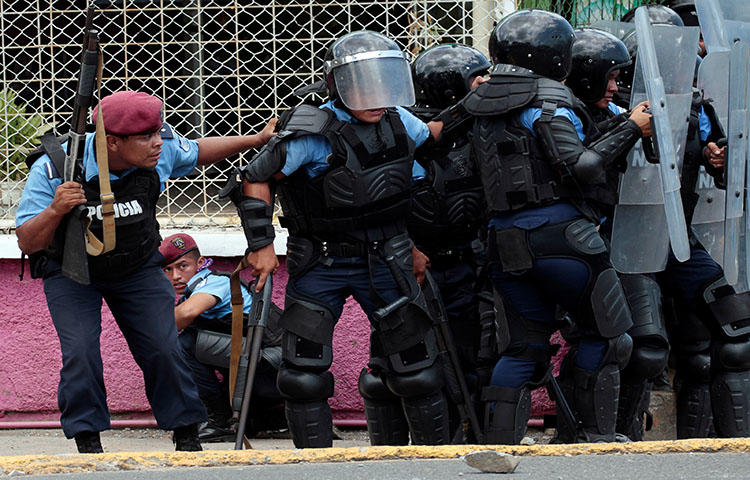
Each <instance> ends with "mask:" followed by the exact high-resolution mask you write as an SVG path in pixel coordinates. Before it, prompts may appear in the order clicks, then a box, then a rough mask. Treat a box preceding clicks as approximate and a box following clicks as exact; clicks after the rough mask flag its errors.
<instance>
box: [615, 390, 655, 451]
mask: <svg viewBox="0 0 750 480" xmlns="http://www.w3.org/2000/svg"><path fill="white" fill-rule="evenodd" d="M650 401H651V383H650V382H649V381H648V380H643V381H641V382H622V383H621V384H620V399H619V405H618V408H617V428H616V431H617V433H620V434H622V435H625V436H626V437H628V438H629V439H630V440H632V441H634V442H640V441H641V440H643V434H644V431H645V428H646V425H645V424H644V418H646V417H647V415H648V405H649V403H650Z"/></svg>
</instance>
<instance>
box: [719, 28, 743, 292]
mask: <svg viewBox="0 0 750 480" xmlns="http://www.w3.org/2000/svg"><path fill="white" fill-rule="evenodd" d="M748 62H750V48H748V44H747V43H745V42H742V41H737V42H735V43H734V44H733V45H732V50H731V51H730V59H729V117H728V119H727V153H726V166H725V167H724V170H725V172H726V184H727V191H726V220H725V223H724V262H723V264H722V265H723V267H724V275H725V276H726V279H727V282H729V284H730V285H735V284H736V283H737V279H738V275H739V272H738V251H739V242H740V232H741V228H742V226H743V225H744V221H743V214H744V202H745V168H746V160H747V140H748V133H750V132H748V125H747V113H748V96H747V87H748V73H749V72H750V66H748Z"/></svg>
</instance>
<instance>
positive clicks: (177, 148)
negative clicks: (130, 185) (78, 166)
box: [16, 130, 198, 227]
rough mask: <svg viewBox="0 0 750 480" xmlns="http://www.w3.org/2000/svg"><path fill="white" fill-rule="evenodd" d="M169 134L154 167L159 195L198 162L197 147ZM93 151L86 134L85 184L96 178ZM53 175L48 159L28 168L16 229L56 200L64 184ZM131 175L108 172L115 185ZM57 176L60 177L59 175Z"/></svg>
mask: <svg viewBox="0 0 750 480" xmlns="http://www.w3.org/2000/svg"><path fill="white" fill-rule="evenodd" d="M172 133H173V135H174V138H170V139H164V144H163V145H162V147H161V156H160V157H159V161H158V163H157V164H156V167H155V169H156V171H157V172H158V173H159V179H160V180H161V190H162V191H163V190H164V188H165V186H164V182H165V181H166V180H168V179H170V178H179V177H184V176H185V175H187V174H189V173H190V172H191V171H192V170H193V169H194V168H195V166H196V164H197V162H198V143H197V142H195V141H194V140H189V139H187V138H184V137H180V136H179V135H177V133H176V132H174V130H172ZM66 147H67V144H63V150H65V149H66ZM94 148H95V147H94V134H93V133H87V134H86V145H85V148H84V154H83V171H84V174H85V177H86V181H89V180H91V179H93V178H95V177H97V176H98V175H99V168H98V167H97V165H96V156H95V155H94ZM53 171H54V167H53V166H52V161H51V160H50V158H49V157H48V156H47V155H42V156H41V157H39V158H38V159H37V160H36V161H35V162H34V165H32V166H31V169H30V170H29V176H28V178H27V179H26V186H25V187H24V189H23V195H22V196H21V202H20V203H19V205H18V210H17V211H16V227H20V226H21V225H23V224H24V222H26V221H27V220H29V219H30V218H33V217H35V216H37V215H39V214H40V213H41V212H42V210H44V209H45V208H47V207H49V206H50V204H52V199H53V198H55V190H57V187H59V186H60V185H61V184H62V183H63V179H62V177H55V178H50V176H51V175H52V172H53ZM133 171H135V168H130V169H128V170H125V171H123V172H121V173H120V175H119V176H117V175H115V174H114V173H111V172H110V174H109V180H110V181H111V182H113V183H115V182H117V181H118V180H120V179H121V178H123V177H125V176H126V175H128V174H130V173H132V172H133ZM59 173H60V175H62V172H59Z"/></svg>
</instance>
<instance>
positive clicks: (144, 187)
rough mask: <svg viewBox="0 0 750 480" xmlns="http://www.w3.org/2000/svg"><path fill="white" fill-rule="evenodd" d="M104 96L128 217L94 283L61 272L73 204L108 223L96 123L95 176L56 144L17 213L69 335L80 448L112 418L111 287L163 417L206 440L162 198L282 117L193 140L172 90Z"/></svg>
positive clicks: (72, 425) (89, 154)
mask: <svg viewBox="0 0 750 480" xmlns="http://www.w3.org/2000/svg"><path fill="white" fill-rule="evenodd" d="M97 108H102V113H103V118H104V128H105V129H106V132H107V135H106V147H107V153H108V158H109V161H108V163H109V170H110V179H111V181H112V191H113V193H114V194H115V199H116V204H115V211H116V212H118V218H116V220H115V225H116V238H117V244H116V247H115V249H114V250H113V251H111V252H109V253H106V254H104V255H100V256H98V257H89V258H88V262H89V269H90V276H91V279H92V282H91V284H90V285H82V284H79V283H77V282H74V281H72V280H70V279H68V278H67V277H65V276H63V275H62V273H61V255H62V249H63V248H64V246H63V239H64V232H63V228H61V221H62V219H63V218H64V217H65V215H66V214H67V213H68V212H69V211H70V210H71V209H72V208H74V207H75V206H77V205H82V204H85V205H86V206H87V207H88V209H89V212H90V217H91V220H92V226H91V228H92V231H93V232H95V233H96V232H101V217H100V216H97V205H99V204H100V203H99V202H100V200H99V192H98V182H96V177H97V175H98V168H97V164H96V159H95V153H94V134H88V135H87V137H86V143H85V154H84V158H83V175H84V178H85V181H84V183H83V184H80V183H77V182H65V183H63V181H62V178H61V176H60V172H58V171H56V169H55V167H54V164H53V162H52V161H51V160H50V158H49V155H46V154H45V155H43V156H41V157H40V158H39V159H37V160H36V162H35V163H34V164H33V166H32V167H31V170H30V172H29V177H28V180H27V183H26V186H25V188H24V192H23V196H22V198H21V202H20V204H19V206H18V211H17V214H16V226H17V228H16V235H17V236H18V244H19V247H20V248H21V251H23V252H24V253H27V254H33V255H32V270H33V272H32V274H34V275H35V276H39V277H43V278H44V291H45V294H46V296H47V305H48V306H49V310H50V315H51V316H52V321H53V323H54V325H55V329H56V330H57V333H58V337H59V339H60V347H61V349H62V363H63V365H62V369H61V371H60V385H59V387H58V403H59V406H60V411H61V414H62V415H61V423H62V427H63V431H64V433H65V436H66V437H68V438H75V440H76V445H77V447H78V450H79V452H81V453H96V452H101V451H102V447H101V442H100V438H99V432H101V431H102V430H106V429H108V428H109V427H110V423H109V411H108V409H107V404H106V393H105V391H104V379H103V376H102V360H101V353H100V348H99V335H100V334H101V302H102V299H104V300H106V302H107V305H108V306H109V308H110V310H111V311H112V314H113V315H114V317H115V320H116V321H117V323H118V325H119V327H120V329H121V331H122V333H123V335H124V336H125V339H126V340H127V341H128V346H129V347H130V350H131V352H132V354H133V357H134V358H135V360H136V363H138V366H139V367H140V368H141V369H142V370H143V374H144V381H145V384H146V394H147V397H148V399H149V402H150V403H151V407H152V409H153V412H154V416H155V417H156V420H157V423H158V425H159V427H160V428H163V429H168V430H174V437H173V438H174V440H175V442H176V449H177V450H200V449H201V447H200V443H199V441H198V437H197V428H196V426H197V424H198V422H201V421H203V420H204V419H205V416H206V413H205V409H204V408H203V405H202V404H201V402H200V399H199V398H198V393H197V391H196V387H195V383H194V382H193V380H192V378H191V375H190V371H189V369H188V366H187V364H186V363H185V360H184V358H183V355H182V353H181V349H180V346H179V344H178V341H177V329H176V328H175V326H174V325H175V322H174V291H173V290H172V287H171V285H170V284H169V281H167V279H166V278H165V277H164V274H163V273H162V272H161V268H160V262H161V255H160V254H159V253H158V247H159V242H160V240H161V239H160V236H159V224H158V222H157V221H156V201H157V199H158V197H159V192H160V191H161V190H163V189H164V182H165V181H166V180H167V179H169V178H177V177H180V176H184V175H187V174H188V173H190V172H191V171H192V170H193V168H195V167H196V166H197V165H207V164H210V163H213V162H217V161H219V160H221V159H223V158H225V157H227V156H228V155H232V154H236V153H239V152H241V151H243V150H246V149H248V148H251V147H256V146H260V145H262V144H263V143H265V142H266V141H267V140H268V138H269V137H270V136H271V135H272V134H273V133H272V130H273V124H269V125H268V126H267V127H266V129H264V130H263V132H261V133H260V134H257V135H252V136H244V137H225V138H220V137H213V138H205V139H201V140H198V141H192V140H188V139H186V138H183V137H180V136H179V135H177V134H176V133H175V132H174V131H173V130H172V128H171V127H170V126H169V125H167V124H165V123H162V102H161V100H159V99H158V98H155V97H153V96H151V95H148V94H146V93H142V92H134V91H121V92H117V93H115V94H112V95H110V96H108V97H105V98H103V99H102V100H101V102H100V104H99V106H98V107H97ZM95 114H96V112H95ZM94 118H96V115H94Z"/></svg>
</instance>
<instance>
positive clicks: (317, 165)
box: [281, 100, 430, 180]
mask: <svg viewBox="0 0 750 480" xmlns="http://www.w3.org/2000/svg"><path fill="white" fill-rule="evenodd" d="M320 108H328V109H330V110H332V111H333V113H334V114H335V115H336V118H337V119H338V120H340V121H342V122H348V123H357V122H358V120H357V119H356V118H354V117H352V115H351V114H350V113H349V112H347V111H346V110H343V109H341V108H338V107H336V106H335V105H334V103H333V101H330V100H329V101H328V102H326V103H324V104H323V105H321V106H320ZM396 111H398V115H399V117H400V118H401V121H402V122H403V124H404V127H405V128H406V134H407V135H409V137H410V138H411V139H412V140H413V141H414V143H415V144H416V145H417V147H418V146H420V145H422V144H423V143H424V142H425V141H426V140H427V138H428V137H429V136H430V129H429V128H427V124H426V123H424V122H423V121H421V120H420V119H418V118H417V117H415V116H414V115H412V114H411V113H410V112H409V111H408V110H406V109H405V108H402V107H396ZM332 152H333V150H332V149H331V144H330V143H328V140H327V139H326V138H325V137H324V136H322V135H305V136H303V137H299V138H295V139H294V140H290V141H289V142H287V144H286V162H285V164H284V167H283V168H282V169H281V173H283V174H284V175H286V176H289V175H291V174H292V173H294V172H296V171H297V170H298V169H299V168H300V167H304V168H305V171H306V172H307V174H308V175H309V176H310V177H311V178H312V177H316V176H318V175H320V174H321V173H323V172H324V171H325V170H326V169H327V168H328V162H327V159H328V155H330V154H331V153H332ZM424 176H425V171H424V168H422V166H421V165H419V164H418V163H417V162H414V165H413V167H412V178H413V179H414V180H419V179H422V178H424Z"/></svg>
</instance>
